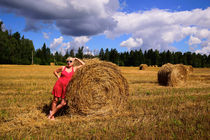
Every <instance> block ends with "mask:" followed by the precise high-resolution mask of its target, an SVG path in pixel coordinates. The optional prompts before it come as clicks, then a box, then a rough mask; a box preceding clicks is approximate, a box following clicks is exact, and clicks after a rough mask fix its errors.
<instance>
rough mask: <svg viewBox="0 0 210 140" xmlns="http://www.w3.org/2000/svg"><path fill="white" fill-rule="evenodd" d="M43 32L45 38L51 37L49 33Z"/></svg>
mask: <svg viewBox="0 0 210 140" xmlns="http://www.w3.org/2000/svg"><path fill="white" fill-rule="evenodd" d="M42 34H43V37H44V38H45V39H49V38H50V36H49V33H46V32H42Z"/></svg>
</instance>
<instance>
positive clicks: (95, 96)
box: [66, 60, 129, 115]
mask: <svg viewBox="0 0 210 140" xmlns="http://www.w3.org/2000/svg"><path fill="white" fill-rule="evenodd" d="M128 90H129V87H128V83H127V80H126V79H125V78H124V77H123V76H122V74H121V72H120V70H119V69H118V67H117V66H116V65H115V64H112V63H110V62H103V61H99V60H89V61H87V60H86V61H85V65H84V66H83V67H82V68H81V69H79V70H78V71H77V72H76V73H75V75H74V76H73V77H72V80H71V81H70V82H69V84H68V86H67V89H66V98H67V100H68V101H69V106H70V113H71V114H80V115H108V114H113V113H116V112H121V111H123V110H125V109H126V105H127V98H128V95H129V93H128Z"/></svg>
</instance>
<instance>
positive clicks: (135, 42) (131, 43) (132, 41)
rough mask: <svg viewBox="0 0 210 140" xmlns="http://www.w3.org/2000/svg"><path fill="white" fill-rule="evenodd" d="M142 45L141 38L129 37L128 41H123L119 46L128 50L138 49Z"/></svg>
mask: <svg viewBox="0 0 210 140" xmlns="http://www.w3.org/2000/svg"><path fill="white" fill-rule="evenodd" d="M142 44H143V40H142V39H141V38H132V37H130V38H129V39H128V40H126V41H123V42H122V43H121V44H120V46H122V47H128V48H135V47H140V46H141V45H142Z"/></svg>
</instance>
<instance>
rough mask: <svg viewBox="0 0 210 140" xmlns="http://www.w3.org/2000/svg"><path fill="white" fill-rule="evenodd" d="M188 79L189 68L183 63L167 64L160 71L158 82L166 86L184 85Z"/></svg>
mask: <svg viewBox="0 0 210 140" xmlns="http://www.w3.org/2000/svg"><path fill="white" fill-rule="evenodd" d="M186 80H187V70H186V68H185V66H184V65H182V64H177V65H173V64H170V63H168V64H165V65H163V66H162V67H161V68H160V70H159V71H158V82H159V84H160V85H165V86H172V87H174V86H178V85H183V84H184V83H185V82H186Z"/></svg>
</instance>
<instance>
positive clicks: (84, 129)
mask: <svg viewBox="0 0 210 140" xmlns="http://www.w3.org/2000/svg"><path fill="white" fill-rule="evenodd" d="M55 68H56V66H21V65H0V78H1V81H0V87H1V90H0V139H209V138H210V125H209V123H210V116H209V114H210V112H209V105H210V100H209V99H210V69H207V68H203V69H196V68H194V71H193V73H192V74H191V75H190V77H189V79H188V82H187V84H186V85H185V86H182V87H175V88H172V87H165V86H160V85H159V84H158V82H157V72H158V70H159V68H156V67H149V68H148V69H147V70H146V71H139V68H138V67H121V68H120V69H121V71H122V74H123V76H125V78H126V79H127V80H128V83H129V87H130V92H129V93H130V97H129V104H130V110H128V111H125V112H124V113H121V114H116V115H115V116H107V117H80V116H71V117H69V116H66V115H63V116H57V117H56V120H55V121H50V120H48V119H47V117H46V108H47V107H49V102H50V100H51V99H52V94H51V91H52V88H53V85H54V83H55V81H56V78H55V77H54V76H53V74H52V72H53V70H54V69H55Z"/></svg>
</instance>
